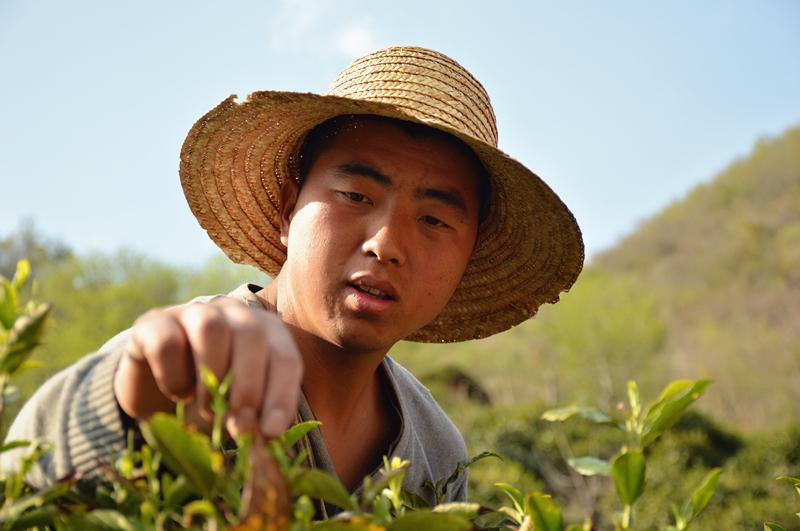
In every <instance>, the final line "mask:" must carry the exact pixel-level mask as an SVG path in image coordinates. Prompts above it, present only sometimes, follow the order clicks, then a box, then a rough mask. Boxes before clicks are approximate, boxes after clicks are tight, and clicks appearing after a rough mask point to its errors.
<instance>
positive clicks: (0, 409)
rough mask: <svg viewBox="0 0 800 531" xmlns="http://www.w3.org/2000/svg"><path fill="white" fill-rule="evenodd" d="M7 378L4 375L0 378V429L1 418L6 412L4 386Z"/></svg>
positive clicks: (0, 424) (1, 425)
mask: <svg viewBox="0 0 800 531" xmlns="http://www.w3.org/2000/svg"><path fill="white" fill-rule="evenodd" d="M7 384H8V378H7V377H6V376H5V375H2V376H0V429H2V427H3V424H4V422H3V417H4V416H5V412H6V385H7Z"/></svg>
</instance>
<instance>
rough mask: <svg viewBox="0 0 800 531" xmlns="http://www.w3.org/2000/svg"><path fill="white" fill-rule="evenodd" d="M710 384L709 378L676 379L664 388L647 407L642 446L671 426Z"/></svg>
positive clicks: (643, 424)
mask: <svg viewBox="0 0 800 531" xmlns="http://www.w3.org/2000/svg"><path fill="white" fill-rule="evenodd" d="M710 384H711V381H710V380H697V381H691V380H677V381H674V382H672V383H671V384H669V385H668V386H667V387H666V388H664V390H663V391H662V392H661V395H660V396H659V397H658V399H657V400H656V401H655V402H653V403H652V404H650V406H649V407H648V408H647V413H646V414H645V417H644V421H643V423H642V439H641V444H642V447H644V446H647V445H648V444H650V443H651V442H653V441H654V440H656V439H657V438H658V436H659V435H661V434H662V433H664V431H665V430H667V429H669V428H670V427H672V425H673V424H675V423H676V422H677V421H678V419H679V418H680V417H681V415H683V413H684V411H686V408H688V407H689V406H690V405H692V403H694V401H695V400H697V399H698V398H700V397H701V396H702V395H703V393H705V392H706V389H707V388H708V386H709V385H710Z"/></svg>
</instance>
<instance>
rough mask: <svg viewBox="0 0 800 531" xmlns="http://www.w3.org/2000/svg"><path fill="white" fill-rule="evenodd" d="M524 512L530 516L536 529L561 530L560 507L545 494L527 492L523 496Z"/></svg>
mask: <svg viewBox="0 0 800 531" xmlns="http://www.w3.org/2000/svg"><path fill="white" fill-rule="evenodd" d="M525 514H526V515H527V516H529V517H530V519H531V521H532V523H533V528H534V529H536V531H561V530H562V529H563V528H564V517H563V516H562V515H561V509H559V508H558V505H556V503H555V502H554V501H553V498H552V497H551V496H549V495H547V494H542V493H541V492H533V493H531V494H528V495H527V496H526V497H525Z"/></svg>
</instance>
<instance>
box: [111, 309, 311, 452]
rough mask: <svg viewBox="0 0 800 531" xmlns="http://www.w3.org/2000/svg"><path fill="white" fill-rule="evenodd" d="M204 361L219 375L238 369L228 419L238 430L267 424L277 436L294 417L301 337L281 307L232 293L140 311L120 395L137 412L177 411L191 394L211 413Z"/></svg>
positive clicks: (117, 386)
mask: <svg viewBox="0 0 800 531" xmlns="http://www.w3.org/2000/svg"><path fill="white" fill-rule="evenodd" d="M200 365H205V366H207V367H208V368H210V369H211V370H212V371H214V373H215V374H216V375H217V377H218V378H219V379H220V380H221V379H222V378H223V377H224V376H225V374H227V372H228V370H232V371H233V382H232V384H231V388H230V395H229V414H228V419H227V421H226V426H227V428H228V431H230V432H231V433H232V434H234V435H235V434H237V433H242V432H249V431H252V430H253V429H256V428H257V427H260V428H261V431H262V433H263V434H264V436H265V437H267V438H274V437H276V436H278V435H279V434H280V433H281V432H282V431H283V430H285V429H286V428H287V427H288V426H289V424H290V422H291V421H292V420H293V419H294V415H295V411H296V410H297V399H298V393H299V391H300V382H301V378H302V374H303V363H302V359H301V357H300V353H299V352H298V350H297V345H296V344H295V342H294V338H293V337H292V335H291V333H290V332H289V329H288V328H287V327H286V325H285V324H284V323H283V322H282V321H281V319H280V317H278V315H276V314H275V313H272V312H268V311H260V310H254V309H251V308H248V307H247V306H246V305H245V304H243V303H241V302H239V301H237V300H235V299H232V298H228V297H218V298H216V299H213V300H212V301H210V302H208V303H205V304H203V303H192V304H186V305H181V306H172V307H169V308H160V309H156V310H151V311H149V312H147V313H145V314H144V315H142V316H141V317H139V319H137V320H136V322H135V323H134V325H133V330H132V338H131V341H130V344H129V348H128V350H127V352H126V353H125V356H124V357H123V359H122V361H121V362H120V365H119V368H118V369H117V373H116V375H115V377H114V395H115V396H116V398H117V402H119V404H120V406H121V407H122V409H123V410H124V411H125V412H126V413H127V414H128V415H129V416H131V417H132V418H135V419H146V418H148V417H149V416H150V415H152V414H153V413H156V412H158V411H166V412H173V411H174V410H175V403H176V402H186V403H192V407H191V408H190V409H191V410H193V411H196V412H197V413H199V415H200V416H201V417H203V418H205V419H206V420H210V418H211V409H210V397H209V394H208V392H207V391H206V390H205V388H204V386H203V384H202V381H201V379H200V377H199V371H198V367H199V366H200ZM189 412H190V410H189V409H187V414H188V413H189Z"/></svg>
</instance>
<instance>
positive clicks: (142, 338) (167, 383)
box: [130, 312, 195, 401]
mask: <svg viewBox="0 0 800 531" xmlns="http://www.w3.org/2000/svg"><path fill="white" fill-rule="evenodd" d="M132 347H133V348H132V349H131V350H130V356H131V357H132V358H133V359H134V360H138V359H141V358H142V357H143V358H144V359H145V360H146V361H147V364H148V365H149V366H150V371H151V372H152V374H153V378H154V379H155V382H156V385H157V386H158V388H159V389H160V390H161V392H162V393H163V394H164V395H165V396H166V397H167V398H169V399H171V400H172V401H179V400H186V399H189V398H191V397H192V393H193V391H194V385H195V374H194V373H195V369H194V364H193V363H192V360H191V356H190V353H189V350H188V341H187V338H186V334H184V331H183V328H182V327H181V325H180V324H179V323H178V321H177V320H176V319H175V318H174V317H173V316H172V315H169V314H168V313H166V312H153V313H151V314H145V316H143V317H142V318H140V319H139V320H138V321H137V322H136V325H135V326H134V328H133V338H132Z"/></svg>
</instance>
